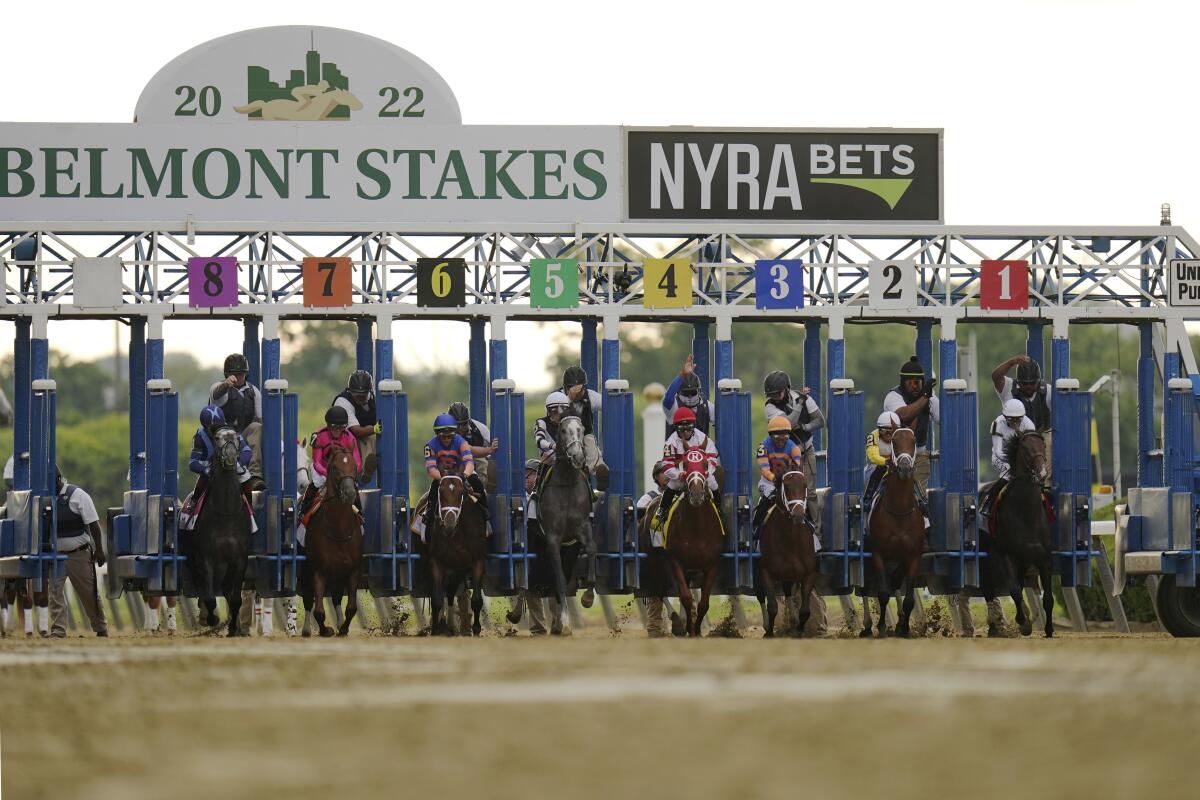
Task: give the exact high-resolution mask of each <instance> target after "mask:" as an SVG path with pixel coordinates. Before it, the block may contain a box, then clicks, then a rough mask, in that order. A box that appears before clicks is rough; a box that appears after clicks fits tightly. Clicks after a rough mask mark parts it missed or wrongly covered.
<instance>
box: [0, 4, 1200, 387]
mask: <svg viewBox="0 0 1200 800" xmlns="http://www.w3.org/2000/svg"><path fill="white" fill-rule="evenodd" d="M1196 17H1197V12H1196V11H1194V10H1193V9H1192V8H1191V7H1190V5H1189V4H1183V3H1164V2H1156V1H1154V0H1152V1H1150V2H1146V0H1142V1H1141V2H1117V1H1116V0H1113V1H1112V2H1104V0H1091V1H1089V2H1085V1H1084V0H1038V1H1037V2H1021V1H1019V0H1018V1H1016V2H1005V3H994V2H993V3H985V2H978V3H965V2H955V3H941V2H920V1H919V0H909V1H908V2H905V3H895V2H889V3H883V2H802V3H790V4H784V3H780V2H755V1H754V0H742V1H741V2H737V3H703V2H688V3H668V2H660V3H647V2H645V1H644V0H642V2H623V1H621V0H608V1H607V2H604V3H600V4H596V5H594V6H584V5H582V4H567V3H561V2H557V3H540V2H539V3H535V2H530V3H522V2H507V3H504V4H499V3H494V2H492V3H473V2H455V3H433V4H417V3H407V4H380V3H365V2H354V0H343V2H339V3H328V2H321V3H316V2H303V0H290V1H289V2H287V3H273V2H258V3H246V2H244V1H243V2H236V3H234V2H222V0H210V1H209V2H205V3H203V4H200V5H196V4H186V3H179V4H172V3H162V2H156V3H135V2H113V3H102V4H97V3H71V2H56V3H20V4H13V7H11V8H8V9H6V13H5V27H6V29H7V31H8V33H7V34H6V35H5V37H4V39H5V41H4V58H5V62H6V63H7V64H8V65H10V69H9V70H7V72H8V74H9V75H10V79H9V80H7V81H4V82H2V83H0V119H4V120H8V121H40V122H56V121H57V122H127V121H129V120H130V119H131V118H132V115H133V108H134V105H135V103H136V101H137V98H138V95H139V94H140V93H141V91H142V88H143V86H144V85H145V84H146V83H147V82H148V81H149V80H150V78H151V77H152V76H153V75H154V74H155V72H156V71H157V70H158V69H159V68H160V67H162V66H163V65H165V64H166V63H167V62H169V61H170V60H171V59H172V58H174V57H175V56H176V55H178V54H180V53H182V52H184V51H185V50H187V49H189V48H191V47H193V46H195V45H197V44H201V43H203V42H204V41H207V40H209V39H213V38H216V37H218V36H222V35H225V34H228V33H233V32H236V31H238V30H244V29H248V28H255V27H261V26H269V25H281V24H300V25H305V24H311V25H328V26H333V27H341V28H347V29H351V30H358V31H362V32H364V33H368V34H371V35H374V36H377V37H380V38H383V39H387V40H389V41H391V42H393V43H395V44H396V45H398V46H400V47H402V48H404V49H406V50H408V51H410V52H412V53H413V54H414V55H416V56H418V57H419V58H421V59H423V60H424V61H425V62H426V63H428V64H429V65H430V66H431V67H433V69H434V70H436V71H437V72H439V73H440V74H441V75H442V77H443V78H444V79H445V80H446V81H447V83H448V84H449V85H450V88H451V89H452V90H453V91H454V93H455V94H456V96H457V98H458V102H459V106H460V108H461V109H462V115H463V121H464V123H466V124H496V125H516V124H521V125H531V124H532V125H538V124H546V125H571V124H602V125H617V124H629V125H697V126H704V125H707V126H726V127H734V126H737V127H754V126H764V127H765V126H771V127H862V126H887V127H922V128H944V129H945V139H944V141H945V153H944V157H945V162H944V175H945V216H946V222H947V223H948V224H1036V225H1065V224H1113V225H1153V224H1156V223H1157V222H1158V212H1159V206H1160V205H1161V204H1162V203H1164V202H1165V203H1170V204H1171V206H1172V209H1173V215H1174V221H1175V222H1176V223H1177V224H1182V225H1184V226H1185V227H1188V228H1189V229H1190V230H1193V231H1195V228H1196V227H1200V157H1198V156H1197V153H1196V147H1197V144H1196V142H1197V138H1196V135H1195V132H1196V131H1197V130H1198V126H1197V122H1200V110H1198V109H1200V105H1198V104H1196V103H1195V102H1194V101H1193V95H1194V86H1195V79H1196V70H1195V66H1194V60H1193V59H1192V58H1191V51H1192V48H1191V46H1190V45H1189V44H1188V41H1189V37H1190V31H1191V30H1193V29H1194V25H1193V23H1194V22H1195V21H1196ZM17 75H19V80H18V79H16V78H15V76H17ZM1194 226H1195V227H1194ZM197 324H198V323H187V322H180V323H170V322H168V323H167V325H166V328H165V337H166V340H167V341H166V347H167V350H168V352H173V351H182V350H189V349H192V350H193V352H196V354H197V356H199V357H200V358H201V360H202V361H204V362H208V363H219V361H220V360H221V359H222V358H223V356H224V354H225V353H226V352H229V351H233V350H239V349H240V346H241V344H240V343H241V338H242V333H241V328H240V325H239V324H238V323H233V322H230V323H204V328H203V335H198V334H197ZM422 324H423V325H427V324H428V323H422ZM11 330H12V326H11V324H7V323H4V324H3V325H2V326H0V337H4V338H7V337H8V336H10V335H11ZM400 330H402V329H398V331H397V337H398V338H397V341H398V347H397V350H398V357H399V360H400V362H401V364H402V368H403V367H404V366H405V365H412V366H413V367H416V366H417V365H419V364H429V363H439V364H443V365H448V366H462V365H465V363H466V351H467V346H466V342H467V328H466V325H465V324H455V323H441V324H438V326H437V327H436V328H434V329H432V330H425V329H423V331H422V332H423V333H428V334H429V335H424V336H420V337H408V336H403V337H402V336H401V333H400ZM113 333H114V331H113V325H112V323H104V322H95V323H78V322H72V323H58V324H54V323H52V325H51V331H50V336H51V342H52V346H53V347H56V348H57V349H60V350H64V351H67V352H69V353H71V354H72V355H73V356H74V357H76V358H80V359H86V358H91V357H95V356H97V355H103V354H110V353H111V352H112V348H113V338H114V337H113ZM554 333H555V332H554V331H548V330H547V329H546V328H541V327H538V326H535V325H533V324H512V325H510V326H509V340H510V345H509V346H510V358H509V366H510V373H512V376H513V377H514V378H515V379H516V380H517V381H518V382H519V383H520V384H522V385H527V386H530V387H533V386H544V385H547V384H548V383H549V382H550V379H549V377H548V376H546V375H545V373H544V368H543V366H542V365H543V364H544V362H545V356H546V355H548V354H549V352H550V350H551V349H552V343H553V339H554ZM570 334H574V331H570V330H569V331H568V335H570ZM122 335H124V334H122ZM414 340H415V341H417V342H418V343H417V344H410V343H409V342H411V341H414ZM512 353H518V354H520V357H514V356H513V355H511V354H512Z"/></svg>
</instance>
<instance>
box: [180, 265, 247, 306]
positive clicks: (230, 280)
mask: <svg viewBox="0 0 1200 800" xmlns="http://www.w3.org/2000/svg"><path fill="white" fill-rule="evenodd" d="M237 269H238V267H237V259H236V258H233V257H232V256H220V257H213V258H189V259H188V262H187V276H188V305H189V306H191V307H192V308H225V307H228V306H236V305H237V304H238V285H237Z"/></svg>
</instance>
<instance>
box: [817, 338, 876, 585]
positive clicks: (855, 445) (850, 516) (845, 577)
mask: <svg viewBox="0 0 1200 800" xmlns="http://www.w3.org/2000/svg"><path fill="white" fill-rule="evenodd" d="M838 327H839V328H840V325H839V326H838ZM840 333H841V332H840V330H838V331H837V333H836V338H837V340H838V341H840V340H841V336H840ZM834 336H835V332H834V330H833V327H832V326H831V329H830V337H831V341H833V338H834ZM864 411H865V403H864V400H863V393H862V392H861V391H858V390H856V389H855V388H854V381H852V380H849V379H846V378H833V379H832V380H830V382H829V406H828V411H827V412H826V413H827V415H828V419H829V425H828V426H827V427H828V428H829V445H828V453H829V459H828V461H829V489H828V492H827V494H826V499H825V502H824V504H823V508H822V524H821V552H820V553H819V554H818V558H819V562H820V567H821V573H822V574H823V575H826V576H828V577H829V580H830V584H831V588H832V589H833V590H834V592H835V593H836V594H844V593H845V592H847V591H849V590H851V589H853V588H856V587H861V586H862V585H863V564H864V559H865V554H864V552H863V540H864V538H865V537H864V535H863V533H864V531H863V522H864V520H863V514H862V490H863V478H862V471H863V461H864V459H865V457H866V456H865V453H864V449H863V441H864V436H865V433H864V430H863V414H864Z"/></svg>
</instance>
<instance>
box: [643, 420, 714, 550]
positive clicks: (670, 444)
mask: <svg viewBox="0 0 1200 800" xmlns="http://www.w3.org/2000/svg"><path fill="white" fill-rule="evenodd" d="M671 422H672V423H674V425H675V432H674V433H672V434H671V437H670V438H669V439H667V443H666V445H665V446H664V447H663V459H662V460H663V464H665V465H666V472H667V478H668V481H667V488H666V489H665V490H664V491H663V495H662V500H661V501H660V502H659V504H658V513H657V514H655V516H654V521H653V522H652V523H651V526H652V527H653V528H655V529H656V530H661V529H662V526H663V523H664V522H665V521H666V519H667V511H668V510H669V509H670V508H671V504H672V503H673V502H674V501H675V498H676V497H678V496H679V494H680V492H682V491H683V490H684V489H685V488H686V484H685V483H684V473H685V471H686V470H685V469H684V466H683V463H682V462H683V456H684V454H685V453H687V451H688V450H693V449H699V450H703V451H704V453H705V455H706V456H707V457H708V488H709V490H710V491H712V492H713V493H714V494H715V493H716V492H717V491H719V487H718V485H717V476H716V470H717V465H718V464H719V463H720V461H721V459H720V456H719V455H718V454H717V445H716V443H715V442H713V440H712V439H711V438H710V437H709V436H707V435H706V434H703V433H698V432H697V431H696V414H695V412H694V411H692V410H691V409H690V408H681V409H679V410H677V411H676V412H675V416H674V417H672V419H671Z"/></svg>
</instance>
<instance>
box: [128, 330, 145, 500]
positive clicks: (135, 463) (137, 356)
mask: <svg viewBox="0 0 1200 800" xmlns="http://www.w3.org/2000/svg"><path fill="white" fill-rule="evenodd" d="M129 488H130V490H132V491H135V492H136V491H140V490H143V489H145V488H146V318H145V317H130V318H129Z"/></svg>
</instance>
